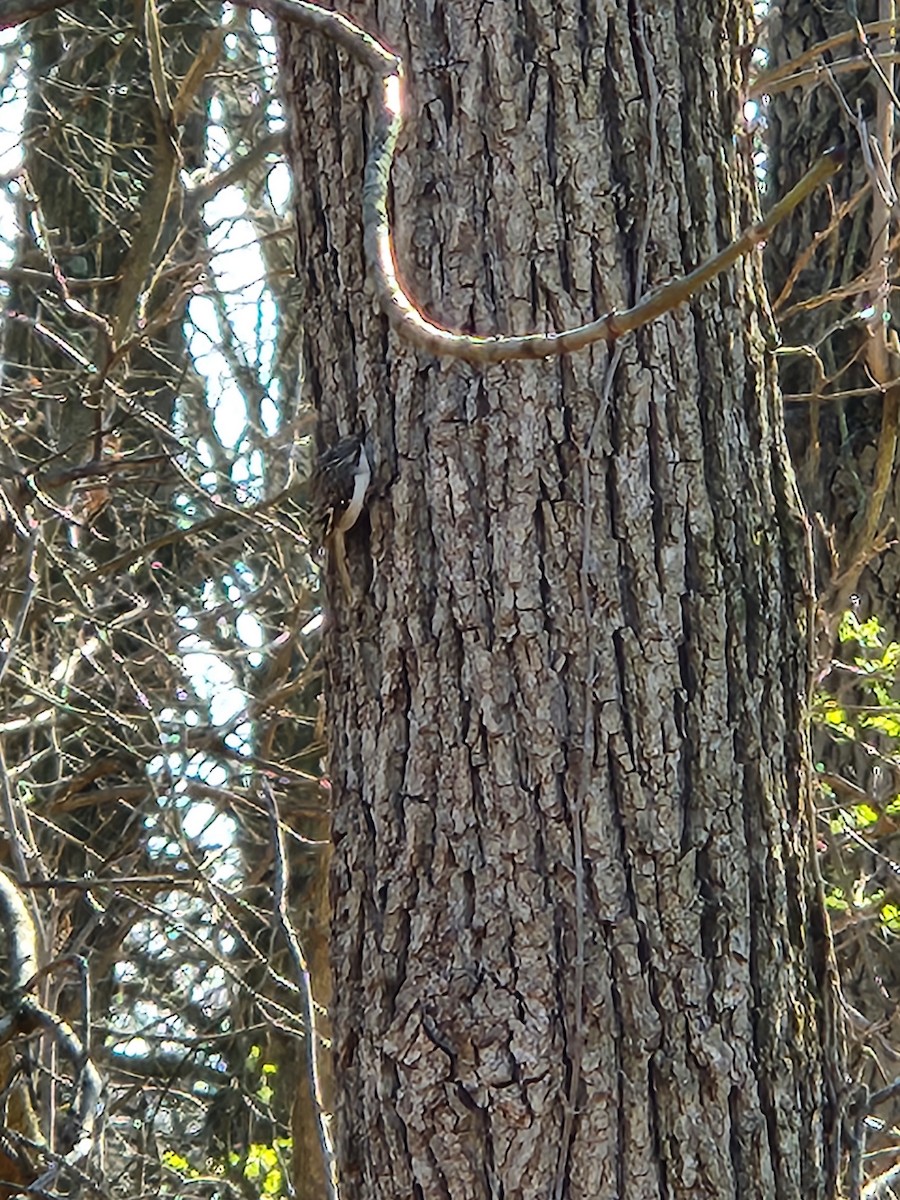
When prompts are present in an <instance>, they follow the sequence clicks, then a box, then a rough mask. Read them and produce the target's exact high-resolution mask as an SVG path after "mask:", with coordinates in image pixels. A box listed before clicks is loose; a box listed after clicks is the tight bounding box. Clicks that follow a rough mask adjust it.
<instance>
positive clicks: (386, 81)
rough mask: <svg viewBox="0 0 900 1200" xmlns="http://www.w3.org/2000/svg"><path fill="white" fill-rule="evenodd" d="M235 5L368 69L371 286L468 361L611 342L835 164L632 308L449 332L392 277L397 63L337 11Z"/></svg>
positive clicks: (261, 1)
mask: <svg viewBox="0 0 900 1200" xmlns="http://www.w3.org/2000/svg"><path fill="white" fill-rule="evenodd" d="M235 3H237V4H238V5H239V6H240V7H243V8H256V9H259V10H260V11H261V12H264V13H266V14H267V15H268V16H270V17H272V18H274V19H276V20H282V21H287V22H289V23H291V24H293V25H299V26H300V27H301V28H303V29H314V30H318V31H319V32H321V33H324V34H326V35H327V36H328V37H330V38H331V39H332V40H333V41H335V42H337V44H338V45H340V46H341V47H342V48H343V49H345V50H346V51H347V52H348V54H350V55H351V57H353V58H355V59H356V60H357V61H358V62H360V63H362V64H363V65H364V66H366V67H367V68H368V69H369V70H370V71H371V73H372V75H373V82H374V83H375V84H376V85H377V87H376V89H375V92H376V94H375V103H376V116H375V129H374V131H373V138H372V143H371V146H370V148H369V156H368V159H367V161H366V171H365V180H364V183H363V222H364V227H365V228H364V235H365V246H366V254H367V256H368V259H369V262H370V264H371V266H372V268H373V270H374V272H375V285H376V289H377V291H378V297H379V300H380V301H381V304H382V307H383V308H384V310H385V312H386V314H387V316H388V319H389V320H390V322H391V324H392V325H393V326H394V327H395V328H396V329H397V330H398V332H399V333H401V334H402V335H403V336H404V337H406V338H407V339H408V340H409V341H411V342H412V343H413V344H414V345H415V346H418V347H419V348H420V349H423V350H429V351H431V352H432V353H433V354H438V355H444V356H447V357H450V358H461V359H465V360H466V361H468V362H476V363H491V362H506V361H509V360H511V359H531V358H549V357H551V356H554V355H558V354H570V353H572V352H573V351H575V350H582V349H584V347H585V346H590V345H591V344H592V343H594V342H613V341H615V340H616V339H617V338H620V337H622V336H623V334H626V333H631V332H632V331H633V330H635V329H640V328H641V326H643V325H647V324H648V323H649V322H650V321H653V320H655V319H656V318H657V317H660V316H662V315H663V314H664V313H667V312H671V311H672V310H673V309H674V308H677V307H678V305H679V304H683V303H684V302H685V301H686V300H689V299H690V298H691V296H693V295H694V293H695V292H697V291H698V290H699V289H700V288H701V287H702V286H703V285H704V284H706V283H708V282H709V281H710V280H712V279H714V278H715V277H716V276H717V275H719V274H721V272H722V271H725V270H727V269H728V268H729V267H730V266H733V264H734V263H736V262H737V261H738V259H740V258H742V257H743V256H744V255H745V254H747V253H749V251H750V250H752V249H753V247H754V246H758V245H759V244H760V243H761V242H764V241H765V240H766V239H767V238H768V237H769V236H770V235H771V233H772V230H773V229H774V228H775V226H776V225H777V224H778V223H779V221H782V220H784V218H785V217H787V216H788V215H789V214H790V213H791V212H793V211H794V209H795V208H796V207H797V206H798V205H799V204H801V203H802V202H803V200H805V199H806V197H807V196H808V195H809V194H810V193H811V192H813V191H815V189H816V188H818V187H820V186H821V185H822V184H823V183H824V182H825V181H826V180H828V179H830V178H831V176H832V175H834V174H835V173H836V172H837V171H838V170H839V169H840V167H841V164H842V162H843V151H842V150H840V149H837V150H831V151H829V152H828V153H826V154H825V155H823V156H822V158H821V159H820V160H819V161H818V162H817V163H816V164H815V165H814V166H813V167H812V168H811V169H810V170H809V171H808V172H807V173H806V175H804V176H803V178H802V179H801V180H800V182H799V183H798V184H797V185H796V186H795V187H794V188H792V189H791V191H790V192H788V194H787V195H786V196H784V197H783V198H782V199H781V200H780V201H779V202H778V203H777V204H776V205H775V206H774V207H773V208H772V209H771V211H770V212H769V214H768V216H767V217H765V218H764V219H763V220H762V221H760V222H759V223H758V224H756V225H751V226H750V228H749V229H746V230H744V232H743V233H742V234H741V235H740V236H739V237H738V238H736V239H735V240H734V241H733V242H732V243H731V244H730V245H729V246H727V247H726V248H725V249H724V250H722V251H721V252H720V253H719V254H717V255H715V256H714V257H713V258H711V259H709V260H708V261H707V262H705V263H704V264H702V266H699V267H697V269H696V270H694V271H691V272H690V273H689V274H688V275H684V276H682V277H681V278H680V279H673V280H672V281H671V282H669V283H667V284H665V285H664V286H663V287H661V288H658V289H657V290H655V291H653V292H651V293H650V295H648V296H646V297H645V298H644V299H642V300H641V301H640V302H639V303H638V304H636V305H634V307H633V308H628V309H625V310H624V311H622V312H617V311H613V312H610V313H607V314H606V315H605V316H603V317H600V318H599V320H596V321H590V322H588V323H587V324H585V325H578V326H575V327H574V328H572V329H566V330H563V331H562V332H560V333H551V334H542V333H528V334H523V335H521V336H515V335H500V336H495V337H482V336H478V335H477V334H468V333H456V332H454V331H453V330H451V329H445V328H444V327H443V326H441V325H438V324H436V323H435V322H434V321H431V320H429V319H428V317H426V316H425V315H424V314H423V313H422V311H421V310H420V309H419V308H418V306H417V305H416V304H415V302H414V301H413V300H412V299H411V298H410V296H409V295H408V294H407V292H406V291H405V290H404V288H403V286H402V284H401V283H400V280H399V276H398V271H397V262H396V258H395V256H394V245H393V237H392V236H391V227H390V218H389V217H388V193H389V187H390V173H391V165H392V163H393V160H394V151H395V149H396V145H397V138H398V137H399V134H400V129H401V127H402V123H403V64H402V63H401V61H400V59H399V58H398V57H397V55H395V54H394V53H393V52H392V51H391V50H389V49H388V48H387V47H386V46H384V45H382V44H381V43H380V42H378V41H377V40H376V39H375V38H374V37H372V35H371V34H369V33H367V32H366V31H365V30H364V29H362V28H361V27H360V26H358V25H356V24H354V22H353V21H351V20H350V19H349V18H348V17H346V16H344V15H343V14H342V13H338V12H332V11H331V10H329V9H323V8H319V7H318V6H317V5H315V4H311V3H308V0H235Z"/></svg>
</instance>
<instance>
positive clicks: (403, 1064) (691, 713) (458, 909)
mask: <svg viewBox="0 0 900 1200" xmlns="http://www.w3.org/2000/svg"><path fill="white" fill-rule="evenodd" d="M346 11H347V12H348V15H350V16H351V17H352V18H353V19H355V20H358V21H359V22H360V23H361V24H363V25H364V26H366V27H368V28H370V29H372V30H373V31H377V32H378V33H379V35H380V36H381V37H382V38H383V39H384V40H385V41H386V42H387V43H388V44H389V45H391V46H393V47H394V48H396V49H397V50H398V51H399V52H400V53H402V55H403V58H404V61H405V62H406V63H407V68H408V69H407V89H408V99H407V111H408V112H409V113H410V114H412V118H411V120H410V121H409V123H408V126H407V129H406V131H405V134H404V136H403V142H402V144H401V147H400V152H399V157H398V162H397V165H396V166H395V169H394V212H395V219H396V241H397V250H398V256H399V260H400V262H401V264H403V267H404V270H405V272H406V279H405V282H406V283H407V284H408V286H409V288H410V290H411V292H412V294H413V295H414V296H416V297H417V298H418V299H419V301H420V302H421V303H422V304H423V306H424V307H425V308H426V310H427V311H428V312H429V313H431V314H434V315H435V316H436V317H437V318H438V319H439V320H441V322H442V323H444V324H446V325H449V326H451V327H455V328H460V329H477V331H478V332H479V333H491V332H500V331H507V330H516V331H519V330H527V329H537V330H540V329H544V328H547V329H550V328H563V327H566V326H567V325H570V324H572V323H573V322H574V321H576V320H588V319H591V317H592V316H593V317H596V316H598V315H600V314H601V313H603V312H606V311H608V310H609V309H611V308H613V307H623V306H626V305H628V304H629V303H632V302H633V301H634V300H635V299H636V298H637V297H638V296H640V295H641V294H642V293H643V292H644V291H646V290H647V289H648V288H651V287H653V286H655V285H657V284H659V283H661V282H663V281H665V280H666V279H667V278H670V277H672V276H673V275H677V274H681V273H682V272H683V271H685V270H689V269H690V268H692V267H694V266H696V265H697V263H698V262H700V261H702V260H703V259H704V258H706V257H708V256H709V255H710V254H712V253H713V252H715V250H717V249H718V248H720V247H721V245H723V244H724V243H725V242H726V241H727V240H728V239H729V238H730V237H732V236H733V234H734V232H735V231H736V230H737V229H738V228H740V227H741V226H742V225H744V224H746V223H747V220H748V219H749V218H751V217H752V214H753V207H754V205H755V195H754V188H753V176H752V164H751V161H750V156H749V152H748V151H747V150H746V148H743V147H741V146H740V145H739V144H738V145H736V144H735V142H734V139H733V130H734V126H735V120H736V119H737V115H738V112H739V96H740V94H741V92H740V89H741V86H742V83H743V80H742V74H741V70H740V67H739V65H738V56H737V48H738V47H739V46H740V45H742V44H744V43H745V42H746V40H747V38H748V32H749V29H748V21H749V16H750V13H749V8H748V6H746V5H744V4H733V3H732V4H725V5H722V4H713V3H711V2H709V0H704V2H700V3H698V4H695V5H690V6H688V5H676V4H670V3H663V4H661V5H656V6H654V7H653V10H652V11H650V9H649V6H647V8H645V7H644V6H643V5H642V4H641V3H640V2H637V3H631V4H625V3H624V2H623V3H620V4H609V5H607V6H606V7H605V8H604V9H603V10H602V11H600V10H599V9H598V8H596V7H593V6H592V7H591V8H590V9H586V8H585V7H584V6H581V5H578V4H575V3H572V2H570V0H560V2H559V3H553V4H551V3H549V2H548V0H539V2H538V3H536V4H534V5H530V6H528V8H527V9H526V10H521V9H519V8H517V7H514V6H506V5H479V4H476V3H474V0H448V3H446V4H444V5H442V6H438V5H432V4H422V5H418V6H415V7H412V6H410V5H408V4H403V3H401V0H385V2H383V3H380V4H378V5H377V6H376V5H373V4H371V3H370V2H366V3H362V2H360V3H354V4H350V5H348V6H347V9H346ZM282 32H283V37H282V54H283V64H284V83H285V92H286V101H287V108H288V111H289V114H290V118H291V133H290V151H289V153H290V157H291V162H292V166H293V170H294V174H295V179H296V209H297V220H298V229H299V251H298V278H299V293H300V294H299V297H298V303H300V304H301V305H302V306H303V310H304V312H305V313H306V322H305V330H306V332H305V336H304V343H303V347H302V361H303V370H302V375H303V379H304V386H305V387H306V388H307V389H308V390H309V392H310V394H311V395H312V397H313V398H314V399H315V400H316V402H317V404H318V406H319V409H320V413H321V426H320V443H321V446H325V445H328V444H329V443H332V442H334V441H335V440H337V438H338V436H341V435H343V434H346V433H348V432H354V431H357V430H359V429H360V428H361V427H364V428H365V429H366V430H367V431H368V432H369V434H370V435H371V438H372V443H373V446H374V458H375V483H374V489H373V493H372V498H371V501H370V504H369V511H368V515H367V516H365V517H364V518H363V519H362V521H361V522H360V524H359V525H358V526H357V527H356V528H355V529H354V530H353V531H351V533H350V534H349V535H348V538H347V544H348V554H349V566H350V573H351V578H352V582H353V596H352V597H350V598H347V597H345V596H344V594H343V590H342V589H341V588H340V586H339V584H338V582H337V576H336V575H335V577H334V578H333V579H331V580H330V583H331V607H332V610H333V611H332V614H331V618H330V622H331V623H330V630H329V634H328V658H329V664H330V681H329V689H330V690H329V703H330V720H331V729H332V749H331V779H332V785H333V791H334V818H333V836H334V842H335V857H334V868H333V877H332V899H333V905H334V913H333V921H334V932H333V960H334V1003H333V1017H334V1023H335V1056H336V1057H335V1075H336V1088H337V1093H338V1096H337V1120H336V1127H337V1138H338V1154H339V1161H340V1169H341V1177H342V1188H343V1192H342V1194H343V1196H344V1197H345V1198H347V1197H366V1198H367V1200H369V1198H381V1197H384V1198H388V1197H390V1198H392V1200H393V1198H394V1197H398V1196H410V1195H411V1196H421V1197H427V1198H428V1200H436V1198H439V1197H452V1200H461V1198H463V1197H484V1196H495V1195H496V1196H499V1195H503V1196H504V1197H506V1198H507V1200H510V1198H512V1197H515V1198H519V1197H522V1198H524V1197H532V1196H534V1197H537V1196H540V1197H546V1196H548V1195H552V1196H556V1197H567V1198H571V1200H575V1198H577V1197H592V1198H593V1197H603V1196H610V1197H612V1196H625V1195H627V1196H629V1197H656V1196H663V1195H667V1196H684V1197H688V1196H690V1197H691V1198H692V1200H696V1198H697V1197H701V1196H709V1197H716V1200H721V1198H722V1197H727V1196H738V1197H745V1196H746V1197H749V1196H760V1195H773V1196H778V1197H783V1198H788V1197H800V1196H803V1197H810V1196H816V1197H827V1196H831V1195H833V1194H834V1193H835V1189H836V1179H837V1174H838V1166H839V1163H838V1155H839V1142H838V1139H837V1137H836V1134H835V1126H836V1124H837V1121H838V1113H837V1107H838V1103H839V1093H840V1091H841V1089H842V1087H843V1076H842V1070H841V1060H840V1039H839V1030H838V1028H837V1027H836V1018H835V1014H834V1008H833V1001H834V991H833V976H832V971H831V959H830V952H829V945H828V939H827V935H826V933H825V922H824V914H823V911H822V906H821V897H820V895H819V893H818V890H817V884H816V879H815V872H814V864H813V861H812V859H811V844H810V828H809V806H808V791H807V788H808V780H807V754H806V735H805V728H804V719H805V697H806V689H807V647H808V637H809V629H808V627H807V618H808V613H809V611H810V591H809V587H810V585H809V564H808V553H807V549H808V544H809V538H808V530H807V527H806V525H805V523H804V521H803V519H802V517H801V515H800V510H799V506H798V503H797V498H796V495H795V491H794V485H793V479H792V475H791V472H790V469H789V467H788V465H787V458H786V452H785V444H784V438H783V433H782V413H781V406H780V401H779V399H778V396H777V392H776V388H775V382H774V371H773V367H772V362H771V360H770V357H769V356H768V355H767V353H766V339H767V337H768V336H769V333H770V330H769V326H768V324H767V323H766V321H765V318H764V316H763V315H762V308H761V302H762V281H761V274H760V266H759V261H758V259H757V258H755V257H753V258H750V259H748V260H746V261H745V262H744V263H742V264H740V265H739V266H738V267H736V268H735V269H734V270H733V271H731V272H729V273H727V274H726V275H724V276H723V277H722V278H721V279H720V280H718V281H717V282H716V283H714V284H712V285H711V286H710V287H709V288H707V289H706V290H705V291H704V292H702V293H701V294H700V295H699V296H698V297H697V298H696V300H695V301H694V302H693V303H692V305H691V306H690V308H689V309H687V308H685V309H682V310H679V311H678V312H676V313H674V314H672V315H671V316H667V317H665V318H664V319H661V320H660V321H659V322H657V323H655V324H654V325H652V326H650V327H648V328H647V329H645V330H642V331H640V332H639V333H638V334H637V335H636V336H634V337H633V338H628V339H625V340H623V341H622V342H620V343H619V344H618V345H617V346H616V347H607V346H597V347H594V348H592V349H591V350H590V351H588V352H586V353H584V354H583V355H580V356H575V357H572V358H567V359H563V360H560V361H556V362H547V361H542V362H531V363H514V364H510V365H505V366H497V367H490V368H486V369H482V368H474V367H471V366H467V365H465V364H461V363H444V362H440V361H438V360H436V359H434V358H433V357H431V356H430V355H427V354H424V353H417V352H413V351H411V350H409V349H408V348H407V347H405V346H404V345H403V343H402V342H400V341H398V340H397V339H396V337H395V336H394V335H393V334H389V333H388V331H387V325H386V321H385V319H384V317H383V316H382V315H381V313H380V312H379V311H378V310H377V307H376V305H375V303H374V296H373V291H372V286H371V282H370V279H369V275H368V272H367V269H366V266H365V263H364V261H363V255H362V233H361V219H360V202H359V198H360V181H361V177H362V168H363V161H364V155H365V112H366V94H367V86H368V85H367V80H366V79H365V77H364V75H363V73H362V71H360V70H358V69H357V68H356V67H354V66H352V65H350V64H349V63H348V62H347V60H346V58H345V57H343V56H342V55H340V54H339V53H338V52H336V51H335V50H334V49H333V48H332V47H330V46H329V45H328V44H327V43H325V42H324V41H323V40H320V39H318V38H316V37H313V36H310V35H304V36H300V35H297V34H296V33H290V32H288V31H282Z"/></svg>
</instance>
